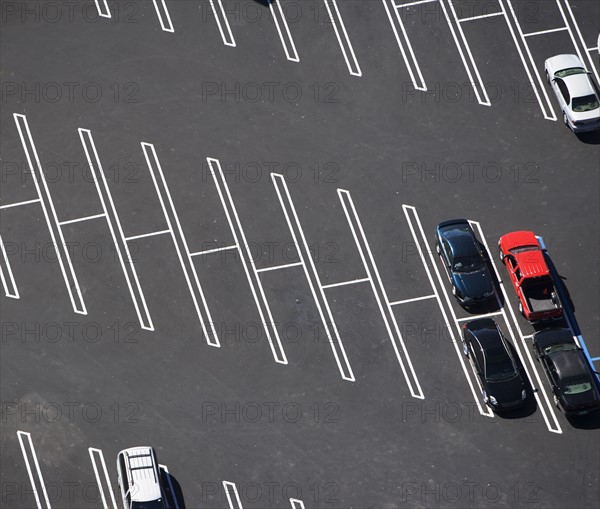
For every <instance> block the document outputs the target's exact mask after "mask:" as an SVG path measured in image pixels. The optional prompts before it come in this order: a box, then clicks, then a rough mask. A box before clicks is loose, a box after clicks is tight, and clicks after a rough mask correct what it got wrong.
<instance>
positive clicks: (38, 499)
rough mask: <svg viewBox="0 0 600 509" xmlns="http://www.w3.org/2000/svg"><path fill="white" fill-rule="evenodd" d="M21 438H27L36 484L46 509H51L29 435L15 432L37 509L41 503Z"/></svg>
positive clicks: (40, 508) (23, 432) (40, 507)
mask: <svg viewBox="0 0 600 509" xmlns="http://www.w3.org/2000/svg"><path fill="white" fill-rule="evenodd" d="M23 437H27V444H28V446H29V454H30V455H31V456H32V458H33V463H34V465H35V471H36V474H37V482H39V484H40V487H41V488H42V493H43V495H44V501H45V502H46V508H47V509H51V507H50V500H49V498H48V492H47V491H46V484H45V483H44V477H43V476H42V470H41V469H40V464H39V462H38V458H37V454H36V453H35V447H33V442H32V440H31V434H30V433H27V432H26V431H17V438H18V439H19V445H20V446H21V452H22V453H23V459H24V460H25V467H26V468H27V474H29V481H30V482H31V489H32V490H33V494H34V496H35V501H36V503H37V506H38V509H42V502H41V500H40V496H39V494H38V490H37V488H36V479H34V478H33V472H32V471H31V464H30V462H29V456H28V454H27V451H25V445H24V444H23Z"/></svg>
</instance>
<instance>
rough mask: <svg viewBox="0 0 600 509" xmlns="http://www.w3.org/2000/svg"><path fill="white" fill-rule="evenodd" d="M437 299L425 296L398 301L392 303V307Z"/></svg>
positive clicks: (432, 296) (433, 296)
mask: <svg viewBox="0 0 600 509" xmlns="http://www.w3.org/2000/svg"><path fill="white" fill-rule="evenodd" d="M435 297H436V296H435V295H425V296H423V297H415V298H413V299H404V300H396V301H394V302H390V306H396V305H398V304H408V303H409V302H418V301H420V300H427V299H435Z"/></svg>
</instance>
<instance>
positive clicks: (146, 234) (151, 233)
mask: <svg viewBox="0 0 600 509" xmlns="http://www.w3.org/2000/svg"><path fill="white" fill-rule="evenodd" d="M165 233H172V232H171V230H160V231H157V232H150V233H142V234H140V235H132V236H131V237H125V240H126V241H127V242H129V241H130V240H138V239H145V238H146V237H155V236H156V235H164V234H165Z"/></svg>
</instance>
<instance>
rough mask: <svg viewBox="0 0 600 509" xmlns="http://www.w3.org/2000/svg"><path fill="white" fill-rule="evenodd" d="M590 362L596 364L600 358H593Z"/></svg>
mask: <svg viewBox="0 0 600 509" xmlns="http://www.w3.org/2000/svg"><path fill="white" fill-rule="evenodd" d="M591 360H592V362H598V361H600V357H594V358H592V359H591Z"/></svg>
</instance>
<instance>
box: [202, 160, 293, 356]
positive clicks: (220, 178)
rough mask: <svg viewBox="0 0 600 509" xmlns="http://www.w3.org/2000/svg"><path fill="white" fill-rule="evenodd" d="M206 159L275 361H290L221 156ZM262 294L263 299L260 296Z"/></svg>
mask: <svg viewBox="0 0 600 509" xmlns="http://www.w3.org/2000/svg"><path fill="white" fill-rule="evenodd" d="M206 161H207V162H208V167H209V168H210V172H211V175H212V177H213V180H214V182H215V187H216V188H217V192H218V194H219V199H220V200H221V205H223V210H224V211H225V216H226V217H227V222H228V223H229V229H230V230H231V234H232V235H233V240H234V242H235V245H236V246H237V247H238V252H239V254H240V258H241V260H242V266H243V267H244V272H245V273H246V278H247V279H248V284H249V285H250V290H251V291H252V297H253V298H254V302H255V303H256V308H257V309H258V313H259V315H260V319H261V321H262V324H263V328H264V329H265V333H266V334H267V341H268V342H269V346H270V347H271V352H272V353H273V358H274V359H275V362H278V363H280V364H287V363H288V361H287V357H286V355H285V351H284V350H283V345H282V344H281V338H280V337H279V332H278V330H277V327H276V325H275V321H274V320H273V314H272V313H271V307H270V306H269V301H268V300H267V297H266V295H265V290H264V288H263V285H262V281H261V279H260V276H259V275H258V271H257V269H256V264H255V262H254V257H253V256H252V251H251V250H250V246H249V245H248V241H247V240H246V234H245V232H244V229H243V227H242V222H241V221H240V217H239V215H238V213H237V209H236V208H235V203H234V201H233V198H232V196H231V193H230V191H229V185H228V184H227V180H225V174H224V173H223V169H222V168H221V163H220V162H219V160H218V159H212V158H210V157H207V158H206ZM217 173H218V175H217ZM223 191H225V192H223ZM225 196H226V197H227V200H225ZM234 220H235V223H234ZM240 240H241V242H242V243H243V245H244V249H242V248H241V245H240ZM248 266H250V267H251V268H252V276H251V275H250V270H249V269H248ZM259 295H260V299H259V298H258V296H259ZM267 319H268V320H267ZM273 338H274V340H273Z"/></svg>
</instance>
